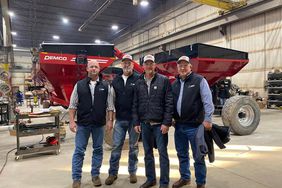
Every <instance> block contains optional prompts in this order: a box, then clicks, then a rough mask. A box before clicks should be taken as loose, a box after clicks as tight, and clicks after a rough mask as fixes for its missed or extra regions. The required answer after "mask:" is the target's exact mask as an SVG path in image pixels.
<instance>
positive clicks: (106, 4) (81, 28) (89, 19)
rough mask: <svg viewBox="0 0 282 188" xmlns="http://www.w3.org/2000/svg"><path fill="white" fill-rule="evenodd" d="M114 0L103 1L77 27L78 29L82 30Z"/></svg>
mask: <svg viewBox="0 0 282 188" xmlns="http://www.w3.org/2000/svg"><path fill="white" fill-rule="evenodd" d="M113 2H114V0H107V1H105V3H103V4H102V5H101V6H100V7H99V8H98V9H97V10H96V11H95V12H94V13H93V14H92V15H91V16H90V17H89V18H88V19H87V20H86V21H85V22H84V23H83V24H82V25H81V26H80V27H79V28H78V31H83V30H84V29H85V28H86V27H87V26H88V25H89V24H90V23H91V22H93V20H95V19H96V18H97V17H98V16H99V15H100V14H101V13H103V12H104V11H105V10H106V9H107V8H108V7H109V6H110V5H111V4H112V3H113Z"/></svg>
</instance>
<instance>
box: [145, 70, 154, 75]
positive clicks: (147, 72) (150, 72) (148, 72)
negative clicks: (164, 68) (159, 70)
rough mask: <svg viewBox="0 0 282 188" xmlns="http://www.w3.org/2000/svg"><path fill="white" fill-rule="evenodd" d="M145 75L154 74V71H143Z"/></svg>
mask: <svg viewBox="0 0 282 188" xmlns="http://www.w3.org/2000/svg"><path fill="white" fill-rule="evenodd" d="M145 73H146V74H154V73H155V71H154V70H145Z"/></svg>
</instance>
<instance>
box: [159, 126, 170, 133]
mask: <svg viewBox="0 0 282 188" xmlns="http://www.w3.org/2000/svg"><path fill="white" fill-rule="evenodd" d="M168 130H169V126H166V125H161V131H162V134H166V133H167V132H168Z"/></svg>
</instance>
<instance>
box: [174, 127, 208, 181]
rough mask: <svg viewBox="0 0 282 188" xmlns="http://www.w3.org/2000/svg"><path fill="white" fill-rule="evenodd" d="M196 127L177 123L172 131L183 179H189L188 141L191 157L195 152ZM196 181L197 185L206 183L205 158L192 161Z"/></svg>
mask: <svg viewBox="0 0 282 188" xmlns="http://www.w3.org/2000/svg"><path fill="white" fill-rule="evenodd" d="M196 131H197V127H196V128H195V127H189V126H188V125H187V124H179V123H177V124H176V126H175V132H174V143H175V147H176V151H177V156H178V159H179V171H180V175H181V178H182V179H184V180H188V179H191V172H190V159H189V142H190V145H191V148H192V152H193V158H194V159H195V157H194V156H195V155H194V154H196V149H197V148H196V143H195V134H196ZM194 168H195V177H196V183H197V184H199V185H203V184H206V174H207V168H206V163H205V158H204V157H203V158H202V159H199V160H197V161H195V162H194Z"/></svg>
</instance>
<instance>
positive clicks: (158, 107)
mask: <svg viewBox="0 0 282 188" xmlns="http://www.w3.org/2000/svg"><path fill="white" fill-rule="evenodd" d="M143 68H144V71H145V72H144V74H142V75H141V76H140V78H139V80H137V82H136V87H135V92H134V100H133V106H132V113H133V121H134V125H135V127H134V129H135V130H136V132H138V133H142V142H143V147H144V153H145V157H144V161H145V171H146V177H147V180H146V182H145V183H143V184H142V185H141V186H140V188H148V187H152V186H154V185H156V170H155V158H154V154H153V147H154V140H155V141H156V145H157V148H158V152H159V158H160V175H161V177H160V186H159V187H160V188H168V186H169V158H168V153H167V145H168V130H169V126H171V123H172V113H173V98H172V91H171V84H170V82H169V79H168V78H167V77H165V76H163V75H161V74H158V73H156V72H155V69H156V63H155V57H154V56H152V55H146V56H145V57H144V63H143Z"/></svg>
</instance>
